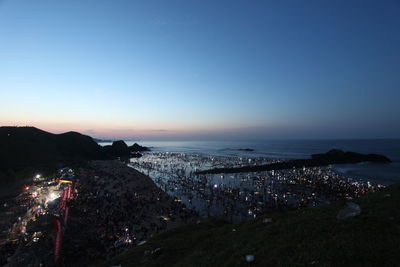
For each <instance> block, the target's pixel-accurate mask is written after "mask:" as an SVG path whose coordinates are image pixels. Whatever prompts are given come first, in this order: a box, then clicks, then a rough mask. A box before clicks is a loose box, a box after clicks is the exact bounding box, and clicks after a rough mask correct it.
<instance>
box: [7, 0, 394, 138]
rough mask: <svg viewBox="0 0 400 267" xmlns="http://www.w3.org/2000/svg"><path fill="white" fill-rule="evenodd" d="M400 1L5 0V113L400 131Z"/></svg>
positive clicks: (281, 133) (152, 129)
mask: <svg viewBox="0 0 400 267" xmlns="http://www.w3.org/2000/svg"><path fill="white" fill-rule="evenodd" d="M399 14H400V1H399V0H382V1H375V0H374V1H368V0H359V1H357V0H343V1H340V0H332V1H330V0H324V1H319V0H314V1H313V0H302V1H298V0H293V1H288V0H271V1H266V0H260V1H257V0H252V1H248V0H247V1H245V0H243V1H234V0H229V1H218V0H210V1H208V0H202V1H194V0H182V1H175V0H159V1H155V0H143V1H135V0H125V1H124V0H115V1H111V0H91V1H90V0H56V1H55V0H35V1H32V0H12V1H11V0H0V101H1V102H0V103H1V104H0V125H18V126H23V125H32V126H36V127H38V128H41V129H44V130H47V131H50V132H54V133H61V132H66V131H71V130H73V131H78V132H81V133H84V134H88V135H91V136H93V137H98V138H124V139H144V140H152V139H153V140H164V139H176V140H180V139H182V140H186V139H193V140H200V139H240V140H244V139H246V140H247V139H297V138H300V139H301V138H307V139H308V138H311V139H313V138H318V139H320V138H322V139H325V138H400V116H399V114H400V107H399V103H400V15H399Z"/></svg>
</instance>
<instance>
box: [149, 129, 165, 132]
mask: <svg viewBox="0 0 400 267" xmlns="http://www.w3.org/2000/svg"><path fill="white" fill-rule="evenodd" d="M152 132H169V130H166V129H155V130H152Z"/></svg>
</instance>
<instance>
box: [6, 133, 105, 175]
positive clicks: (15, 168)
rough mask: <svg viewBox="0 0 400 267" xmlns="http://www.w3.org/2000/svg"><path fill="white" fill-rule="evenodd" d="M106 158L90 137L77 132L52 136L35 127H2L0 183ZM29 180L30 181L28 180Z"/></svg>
mask: <svg viewBox="0 0 400 267" xmlns="http://www.w3.org/2000/svg"><path fill="white" fill-rule="evenodd" d="M104 158H106V154H105V153H104V151H103V149H102V147H101V146H100V145H98V144H97V143H96V142H95V141H94V140H93V139H92V138H91V137H90V136H86V135H83V134H80V133H77V132H67V133H63V134H52V133H49V132H46V131H43V130H40V129H37V128H35V127H0V162H1V164H0V179H1V180H12V179H14V178H15V177H14V176H20V175H30V174H31V172H32V171H38V169H39V170H47V169H52V168H57V167H59V166H61V165H62V164H74V163H78V162H81V161H85V160H90V159H104ZM25 178H27V177H25Z"/></svg>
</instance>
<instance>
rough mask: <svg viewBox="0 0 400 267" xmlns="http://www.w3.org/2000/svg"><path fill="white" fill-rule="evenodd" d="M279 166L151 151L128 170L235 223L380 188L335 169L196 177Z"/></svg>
mask: <svg viewBox="0 0 400 267" xmlns="http://www.w3.org/2000/svg"><path fill="white" fill-rule="evenodd" d="M278 161H281V160H280V159H271V158H265V157H252V158H248V157H224V156H204V155H199V154H190V153H170V152H153V153H146V154H145V155H144V156H143V157H142V158H138V159H136V158H135V159H131V163H130V164H129V166H131V167H133V168H136V169H138V170H140V171H141V172H143V173H145V174H147V175H149V176H150V177H151V178H152V179H153V180H154V181H155V182H156V184H157V185H158V186H159V187H160V188H162V189H163V190H164V191H165V192H167V193H168V194H170V195H172V196H174V197H176V198H178V199H179V201H182V202H183V203H184V204H185V205H186V206H187V207H188V208H191V209H194V210H196V211H197V212H198V213H199V214H200V215H202V216H222V217H225V218H226V219H228V220H230V221H233V222H237V221H241V220H244V219H249V218H255V217H256V216H257V215H260V214H265V213H268V212H271V211H274V210H284V209H296V208H299V207H305V206H318V205H323V204H327V203H330V202H331V201H334V200H338V199H353V198H356V197H358V196H360V195H362V194H365V193H368V192H371V191H375V190H377V189H378V188H379V187H382V186H381V185H375V184H372V183H371V182H369V181H361V180H354V179H350V178H348V177H345V176H343V175H341V174H338V173H337V172H335V171H334V170H333V168H332V167H331V166H328V167H313V168H301V169H290V170H280V171H266V172H253V173H236V174H201V175H198V174H196V171H199V170H205V169H209V168H216V167H219V168H221V167H240V166H246V165H261V164H266V163H273V162H278Z"/></svg>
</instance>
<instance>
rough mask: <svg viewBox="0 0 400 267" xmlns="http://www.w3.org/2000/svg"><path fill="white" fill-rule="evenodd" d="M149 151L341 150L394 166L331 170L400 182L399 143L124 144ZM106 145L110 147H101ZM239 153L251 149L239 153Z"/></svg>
mask: <svg viewBox="0 0 400 267" xmlns="http://www.w3.org/2000/svg"><path fill="white" fill-rule="evenodd" d="M135 142H137V143H139V144H140V145H143V146H147V147H150V148H151V150H152V151H154V152H180V153H188V154H199V155H212V156H229V157H249V158H252V157H266V158H275V159H299V158H308V157H310V155H311V154H315V153H325V152H327V151H329V150H330V149H333V148H335V149H342V150H344V151H353V152H358V153H366V154H371V153H375V154H382V155H385V156H387V157H389V158H390V159H391V160H392V161H393V162H392V163H388V164H380V163H359V164H341V165H335V166H334V169H335V171H337V172H338V173H340V174H343V175H344V176H347V177H349V178H356V179H363V180H366V181H372V182H375V183H380V184H384V185H389V184H393V183H396V182H400V139H390V140H389V139H376V140H270V141H257V142H256V141H126V143H127V144H128V145H132V144H133V143H135ZM100 144H101V145H107V144H111V143H105V142H103V143H100ZM239 149H254V151H242V150H239Z"/></svg>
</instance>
